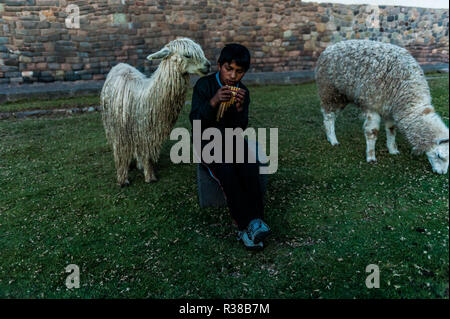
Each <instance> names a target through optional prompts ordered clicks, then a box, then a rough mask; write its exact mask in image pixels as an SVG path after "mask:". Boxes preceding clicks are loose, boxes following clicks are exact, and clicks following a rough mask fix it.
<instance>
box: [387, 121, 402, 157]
mask: <svg viewBox="0 0 450 319" xmlns="http://www.w3.org/2000/svg"><path fill="white" fill-rule="evenodd" d="M384 126H385V128H386V145H387V148H388V150H389V154H400V152H399V151H398V148H397V143H395V135H396V128H395V123H394V121H392V120H386V122H385V124H384Z"/></svg>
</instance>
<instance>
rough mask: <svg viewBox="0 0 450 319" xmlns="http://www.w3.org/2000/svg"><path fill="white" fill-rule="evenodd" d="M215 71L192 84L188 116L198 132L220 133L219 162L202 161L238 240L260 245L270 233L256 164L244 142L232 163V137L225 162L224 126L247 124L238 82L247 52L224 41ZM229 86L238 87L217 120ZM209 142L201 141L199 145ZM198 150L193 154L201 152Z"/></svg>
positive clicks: (246, 92)
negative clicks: (239, 156) (218, 190)
mask: <svg viewBox="0 0 450 319" xmlns="http://www.w3.org/2000/svg"><path fill="white" fill-rule="evenodd" d="M217 66H218V69H219V71H218V72H217V73H215V74H210V75H208V76H205V77H203V78H201V79H199V80H198V81H197V83H196V85H195V87H194V92H193V96H192V109H191V113H190V115H189V118H190V120H191V125H193V121H194V120H200V121H201V129H202V133H203V131H204V130H205V129H207V128H210V127H214V128H217V129H219V130H220V132H221V133H222V161H221V162H220V163H218V162H214V161H213V162H212V163H208V164H207V163H205V162H204V161H203V158H202V165H205V166H206V168H207V169H208V170H209V172H210V173H211V175H212V176H213V178H215V179H216V180H217V181H218V182H219V184H220V186H221V188H222V190H223V192H224V195H225V198H226V200H227V205H228V207H229V209H230V213H231V216H232V218H233V219H234V221H235V223H236V224H237V226H238V229H239V231H238V239H240V240H242V242H243V243H244V245H245V247H246V248H248V249H255V250H259V249H262V248H263V240H264V239H265V238H266V237H267V236H268V235H269V234H270V229H269V226H267V224H266V223H265V222H264V221H263V220H262V219H263V215H264V207H263V194H262V193H261V190H260V186H259V175H258V174H259V166H258V164H257V163H249V160H248V157H249V154H248V152H247V150H248V146H247V143H246V142H244V143H245V144H244V150H245V151H244V163H236V160H235V159H236V148H235V146H236V143H235V141H236V138H235V139H234V141H233V146H232V150H233V154H234V156H233V162H232V163H225V160H224V159H225V149H226V147H225V128H232V129H235V128H238V127H239V128H242V130H245V129H246V128H247V125H248V107H249V104H250V93H249V90H248V89H247V88H246V87H245V85H243V84H242V83H241V82H240V81H241V79H242V78H243V77H244V75H245V73H246V72H247V71H248V69H249V67H250V52H249V51H248V49H247V48H246V47H244V46H242V45H240V44H236V43H233V44H228V45H226V46H225V48H223V50H222V52H221V53H220V57H219V60H218V62H217ZM229 86H231V87H238V88H239V90H238V91H237V92H236V95H235V102H234V103H233V104H232V105H230V106H229V107H228V109H227V110H226V111H225V112H224V114H223V116H222V117H221V118H220V119H219V120H217V112H218V110H219V107H220V104H221V103H222V102H227V101H229V100H230V99H231V97H232V91H231V90H230V88H229ZM209 142H210V141H208V140H206V141H205V140H202V141H201V148H202V150H203V147H204V146H205V145H207V144H208V143H209ZM201 154H202V152H201V150H199V151H198V152H197V155H201Z"/></svg>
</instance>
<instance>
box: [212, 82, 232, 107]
mask: <svg viewBox="0 0 450 319" xmlns="http://www.w3.org/2000/svg"><path fill="white" fill-rule="evenodd" d="M231 96H232V95H231V90H230V89H229V88H228V87H226V86H222V87H221V88H220V89H219V90H218V91H217V93H216V95H214V96H213V98H212V99H211V100H210V101H209V103H210V104H211V106H212V107H217V106H218V105H219V104H220V103H222V102H227V101H229V100H230V99H231Z"/></svg>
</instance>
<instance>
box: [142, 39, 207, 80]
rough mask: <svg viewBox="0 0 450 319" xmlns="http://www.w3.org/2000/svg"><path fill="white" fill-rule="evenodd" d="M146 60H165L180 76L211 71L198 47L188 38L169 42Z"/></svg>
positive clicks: (204, 73)
mask: <svg viewBox="0 0 450 319" xmlns="http://www.w3.org/2000/svg"><path fill="white" fill-rule="evenodd" d="M147 59H148V60H165V61H167V62H169V63H171V64H173V65H174V66H175V68H176V69H177V70H178V71H179V72H180V73H182V74H186V73H191V74H198V75H206V74H208V73H209V71H210V69H211V63H209V61H208V60H207V59H206V58H205V54H204V53H203V50H202V48H201V47H200V45H198V44H197V43H195V42H194V41H192V40H191V39H188V38H182V39H176V40H173V41H171V42H169V43H168V44H167V45H166V46H164V48H162V49H161V50H160V51H158V52H156V53H153V54H150V55H149V56H148V57H147Z"/></svg>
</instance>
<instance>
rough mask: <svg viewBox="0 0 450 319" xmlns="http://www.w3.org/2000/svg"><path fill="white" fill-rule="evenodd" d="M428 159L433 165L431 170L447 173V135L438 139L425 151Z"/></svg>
mask: <svg viewBox="0 0 450 319" xmlns="http://www.w3.org/2000/svg"><path fill="white" fill-rule="evenodd" d="M426 154H427V157H428V160H429V161H430V164H431V166H432V167H433V172H435V173H438V174H447V171H448V160H449V155H448V137H447V138H442V139H439V140H437V141H436V142H435V145H434V146H433V147H432V148H431V150H430V151H428V152H427V153H426Z"/></svg>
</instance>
